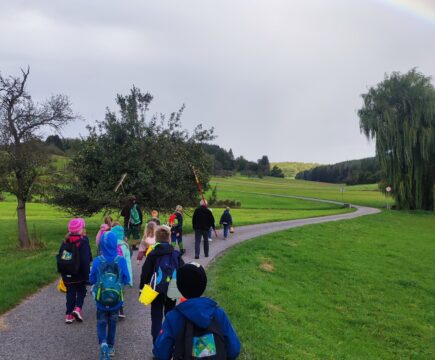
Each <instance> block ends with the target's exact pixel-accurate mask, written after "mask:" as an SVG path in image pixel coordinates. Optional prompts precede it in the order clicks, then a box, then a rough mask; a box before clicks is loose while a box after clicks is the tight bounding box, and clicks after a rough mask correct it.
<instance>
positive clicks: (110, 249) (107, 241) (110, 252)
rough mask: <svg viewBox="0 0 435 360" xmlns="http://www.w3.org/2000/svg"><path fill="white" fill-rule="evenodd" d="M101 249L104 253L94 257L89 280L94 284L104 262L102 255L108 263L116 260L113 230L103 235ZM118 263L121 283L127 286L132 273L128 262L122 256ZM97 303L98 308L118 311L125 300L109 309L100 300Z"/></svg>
mask: <svg viewBox="0 0 435 360" xmlns="http://www.w3.org/2000/svg"><path fill="white" fill-rule="evenodd" d="M100 249H101V251H102V253H103V255H101V256H97V257H96V258H95V259H94V262H93V264H92V269H91V274H90V275H89V282H90V283H91V284H93V285H94V284H96V283H97V282H98V273H99V269H100V265H101V264H102V262H101V260H102V257H104V259H105V260H106V261H107V262H108V263H112V262H113V261H115V258H116V256H117V255H118V254H117V239H116V235H115V234H114V233H112V232H108V233H107V236H103V237H102V239H101V242H100ZM118 265H119V267H120V269H121V279H120V280H121V284H122V285H123V286H125V285H127V284H128V283H129V282H130V275H129V273H128V269H127V263H126V261H125V259H124V258H123V257H120V259H119V262H118ZM96 303H97V308H98V309H100V310H103V311H116V310H118V309H119V308H120V307H121V306H122V304H123V302H122V301H121V302H119V303H118V304H117V305H116V306H113V307H111V308H109V309H107V308H106V307H104V306H102V305H101V304H99V303H98V301H97V302H96Z"/></svg>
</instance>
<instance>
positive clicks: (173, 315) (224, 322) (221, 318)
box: [153, 297, 240, 360]
mask: <svg viewBox="0 0 435 360" xmlns="http://www.w3.org/2000/svg"><path fill="white" fill-rule="evenodd" d="M213 317H215V318H216V320H217V321H218V322H219V324H220V325H221V329H222V332H223V334H224V338H225V345H226V348H227V359H230V360H232V359H235V358H237V356H239V353H240V341H239V338H238V337H237V334H236V332H235V331H234V329H233V327H232V325H231V323H230V320H229V319H228V317H227V315H226V314H225V312H224V311H223V310H222V308H220V307H218V306H217V304H216V302H214V301H213V300H211V299H209V298H206V297H198V298H191V299H188V300H187V301H185V302H183V303H181V304H179V305H177V307H176V308H175V309H174V310H172V311H170V312H169V313H168V314H167V315H166V318H165V321H164V323H163V329H162V331H161V332H160V335H159V337H158V338H157V340H156V343H155V344H154V348H153V355H154V357H155V358H156V359H158V360H169V359H171V358H172V353H173V351H174V346H175V341H176V339H177V335H178V334H179V333H180V331H181V330H182V329H183V328H184V322H185V318H188V319H189V320H190V321H192V322H193V323H195V324H196V325H197V326H199V327H201V328H207V327H208V326H209V325H210V323H211V321H212V319H213Z"/></svg>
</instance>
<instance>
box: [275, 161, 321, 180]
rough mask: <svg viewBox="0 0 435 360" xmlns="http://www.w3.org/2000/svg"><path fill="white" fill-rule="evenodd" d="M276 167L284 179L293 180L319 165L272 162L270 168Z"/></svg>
mask: <svg viewBox="0 0 435 360" xmlns="http://www.w3.org/2000/svg"><path fill="white" fill-rule="evenodd" d="M275 165H276V166H278V167H279V168H280V169H281V170H282V172H283V173H284V175H285V177H287V178H290V179H294V177H295V176H296V175H297V174H298V173H299V172H301V171H305V170H310V169H312V168H314V167H316V166H319V165H320V164H317V163H303V162H288V161H286V162H274V163H271V164H270V166H271V167H273V166H275Z"/></svg>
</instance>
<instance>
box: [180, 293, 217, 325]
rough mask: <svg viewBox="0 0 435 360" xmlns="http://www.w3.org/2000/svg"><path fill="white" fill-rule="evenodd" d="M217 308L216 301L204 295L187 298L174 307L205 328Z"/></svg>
mask: <svg viewBox="0 0 435 360" xmlns="http://www.w3.org/2000/svg"><path fill="white" fill-rule="evenodd" d="M217 308H218V306H217V303H216V302H214V301H213V300H211V299H209V298H206V297H199V298H191V299H188V300H186V301H185V302H183V303H181V304H180V305H177V307H176V308H175V309H176V310H177V311H179V312H180V313H182V314H183V315H184V316H185V317H187V318H188V319H189V320H190V321H192V322H193V323H195V324H196V325H197V326H199V327H200V328H202V329H205V328H207V327H208V326H209V325H210V323H211V320H212V319H213V316H214V313H215V311H216V309H217Z"/></svg>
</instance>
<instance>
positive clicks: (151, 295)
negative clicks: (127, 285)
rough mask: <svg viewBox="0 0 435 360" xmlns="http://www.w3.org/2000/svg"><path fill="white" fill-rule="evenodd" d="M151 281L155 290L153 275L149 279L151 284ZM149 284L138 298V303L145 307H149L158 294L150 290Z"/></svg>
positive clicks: (154, 277)
mask: <svg viewBox="0 0 435 360" xmlns="http://www.w3.org/2000/svg"><path fill="white" fill-rule="evenodd" d="M153 279H154V288H155V287H156V276H155V274H154V275H153V277H152V278H151V283H152V282H153ZM151 283H150V284H145V286H144V287H143V289H142V292H141V293H140V296H139V302H140V303H142V304H144V305H145V306H147V305H150V304H151V303H152V302H153V301H154V299H155V298H156V297H157V295H159V293H158V292H157V291H155V290H154V289H153V288H152V286H151Z"/></svg>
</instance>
